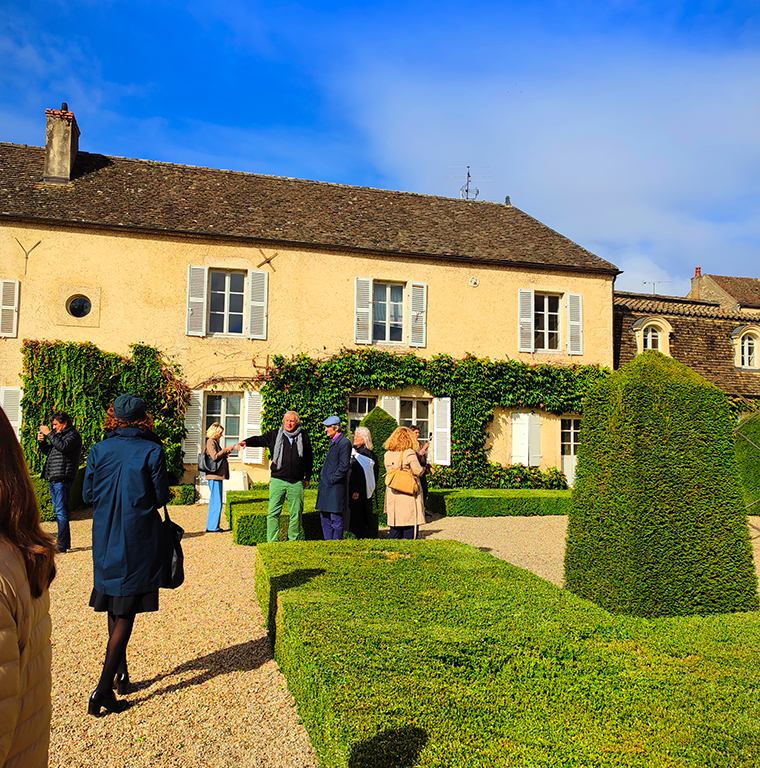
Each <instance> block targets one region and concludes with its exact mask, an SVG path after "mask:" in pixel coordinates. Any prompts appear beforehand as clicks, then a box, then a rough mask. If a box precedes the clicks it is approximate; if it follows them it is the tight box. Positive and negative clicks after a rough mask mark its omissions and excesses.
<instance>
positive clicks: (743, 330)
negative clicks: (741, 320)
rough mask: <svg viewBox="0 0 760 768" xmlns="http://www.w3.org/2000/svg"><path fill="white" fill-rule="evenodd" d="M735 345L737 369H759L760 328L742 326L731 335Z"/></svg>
mask: <svg viewBox="0 0 760 768" xmlns="http://www.w3.org/2000/svg"><path fill="white" fill-rule="evenodd" d="M731 342H732V343H733V345H734V365H735V366H736V367H737V368H752V369H755V370H757V369H758V367H760V366H758V362H759V361H758V357H759V356H758V354H757V352H758V346H760V326H757V325H740V326H739V327H738V328H735V329H734V332H733V333H732V334H731Z"/></svg>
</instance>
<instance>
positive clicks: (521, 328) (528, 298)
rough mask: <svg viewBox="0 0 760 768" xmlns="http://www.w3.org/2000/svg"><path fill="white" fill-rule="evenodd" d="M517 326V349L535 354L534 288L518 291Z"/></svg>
mask: <svg viewBox="0 0 760 768" xmlns="http://www.w3.org/2000/svg"><path fill="white" fill-rule="evenodd" d="M517 325H518V344H517V348H518V349H519V350H520V352H534V351H535V347H534V339H533V289H532V288H520V289H518V291H517Z"/></svg>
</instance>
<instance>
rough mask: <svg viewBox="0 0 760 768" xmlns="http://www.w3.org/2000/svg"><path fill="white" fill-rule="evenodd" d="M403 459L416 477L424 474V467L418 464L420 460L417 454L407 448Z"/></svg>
mask: <svg viewBox="0 0 760 768" xmlns="http://www.w3.org/2000/svg"><path fill="white" fill-rule="evenodd" d="M405 453H406V455H405V457H404V458H406V460H407V461H408V462H409V468H410V469H411V470H412V472H414V474H415V475H417V477H419V476H420V475H423V474H424V473H425V467H423V466H422V465H421V464H420V460H419V459H418V458H417V454H416V453H415V452H414V451H413V450H412V449H411V448H409V449H408V450H407V451H406V452H405Z"/></svg>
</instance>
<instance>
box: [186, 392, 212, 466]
mask: <svg viewBox="0 0 760 768" xmlns="http://www.w3.org/2000/svg"><path fill="white" fill-rule="evenodd" d="M185 430H187V435H185V437H184V438H183V440H182V452H183V453H184V454H185V455H184V458H183V461H184V463H185V464H195V463H196V462H197V461H198V454H199V453H201V451H203V450H204V449H205V447H206V441H205V439H204V435H203V390H202V389H194V390H193V391H192V392H191V393H190V404H189V405H188V406H187V410H186V411H185Z"/></svg>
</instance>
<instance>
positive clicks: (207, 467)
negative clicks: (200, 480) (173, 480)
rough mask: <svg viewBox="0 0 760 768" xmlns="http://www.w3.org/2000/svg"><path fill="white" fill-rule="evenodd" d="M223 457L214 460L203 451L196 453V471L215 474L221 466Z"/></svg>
mask: <svg viewBox="0 0 760 768" xmlns="http://www.w3.org/2000/svg"><path fill="white" fill-rule="evenodd" d="M223 461H224V458H221V459H217V460H216V461H214V460H213V459H212V458H211V456H209V455H208V454H207V453H206V452H205V451H204V452H203V453H199V454H198V471H199V472H205V473H206V474H207V475H215V474H216V473H217V472H218V471H219V470H220V468H221V466H222V462H223Z"/></svg>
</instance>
